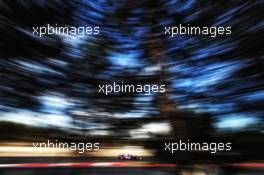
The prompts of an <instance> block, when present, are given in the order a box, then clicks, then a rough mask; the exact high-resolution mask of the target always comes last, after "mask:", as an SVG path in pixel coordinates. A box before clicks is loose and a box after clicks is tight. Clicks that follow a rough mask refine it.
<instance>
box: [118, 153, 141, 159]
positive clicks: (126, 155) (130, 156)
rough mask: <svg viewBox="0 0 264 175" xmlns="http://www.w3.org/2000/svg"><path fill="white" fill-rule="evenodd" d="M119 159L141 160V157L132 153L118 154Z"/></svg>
mask: <svg viewBox="0 0 264 175" xmlns="http://www.w3.org/2000/svg"><path fill="white" fill-rule="evenodd" d="M118 159H119V160H142V157H140V156H137V155H132V154H120V155H119V156H118Z"/></svg>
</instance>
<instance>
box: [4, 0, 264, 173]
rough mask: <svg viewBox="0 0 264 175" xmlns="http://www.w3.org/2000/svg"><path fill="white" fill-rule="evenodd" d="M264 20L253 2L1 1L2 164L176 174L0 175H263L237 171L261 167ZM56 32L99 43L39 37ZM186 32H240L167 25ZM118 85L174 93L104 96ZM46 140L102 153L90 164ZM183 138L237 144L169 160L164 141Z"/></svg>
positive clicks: (262, 8)
mask: <svg viewBox="0 0 264 175" xmlns="http://www.w3.org/2000/svg"><path fill="white" fill-rule="evenodd" d="M263 12H264V2H263V1H251V0H243V1H242V0H236V1H225V2H222V1H214V2H213V1H205V0H203V1H199V0H184V1H183V0H141V1H129V0H100V1H96V0H82V1H81V0H64V1H45V0H32V1H23V0H12V1H11V0H1V1H0V18H1V20H0V58H1V59H0V133H1V134H0V163H2V164H7V163H8V164H10V163H11V164H12V163H21V162H26V163H32V162H38V163H39V162H75V161H77V162H80V161H81V162H84V161H96V162H107V161H115V160H116V159H117V156H118V154H120V153H131V154H136V155H140V156H143V157H144V161H145V163H149V162H155V163H173V164H177V166H176V167H173V168H172V167H170V168H164V167H163V168H157V169H155V172H153V169H144V170H143V169H139V168H127V169H124V168H115V170H114V171H113V170H111V169H110V170H109V169H104V168H101V169H93V170H91V169H89V168H88V169H87V170H84V169H76V168H67V169H63V168H62V169H57V168H53V169H52V170H51V169H50V168H44V169H41V168H39V169H34V168H33V169H32V168H31V169H30V168H28V169H16V168H15V169H13V168H8V169H1V168H0V172H1V174H19V173H20V172H22V171H24V174H41V173H43V174H47V172H51V171H54V173H57V174H87V173H88V174H97V171H102V172H101V174H105V173H104V171H105V172H107V173H108V174H109V173H111V172H112V173H115V174H120V172H122V173H121V174H122V175H124V174H143V173H144V174H147V173H149V174H152V175H154V174H263V166H260V167H257V168H256V167H250V166H249V167H248V166H247V167H242V166H234V164H240V163H250V164H251V165H259V164H261V163H262V162H263V154H264V153H263V143H264V142H263V134H264V122H263V114H264V80H263V79H264V72H263V70H264V62H263V58H264V51H263V45H264V32H263V29H264V15H263ZM47 24H50V25H58V26H77V27H78V26H91V27H96V26H99V27H100V34H99V35H86V36H85V37H78V36H72V35H46V36H44V37H41V38H40V37H38V36H35V35H33V34H32V32H33V30H32V27H36V26H46V25H47ZM179 24H182V25H187V24H190V26H209V27H210V26H231V27H232V34H231V35H228V36H217V37H215V38H211V37H209V36H204V35H177V36H175V37H174V38H171V37H170V36H166V35H164V27H165V26H177V25H179ZM114 81H115V82H121V81H123V82H124V83H127V84H166V90H167V91H166V93H164V94H159V93H152V94H150V95H148V96H146V95H145V94H131V93H130V94H126V93H121V94H112V95H108V96H105V95H103V94H100V93H97V92H98V85H99V84H107V83H109V84H111V83H112V82H114ZM47 139H49V140H59V141H63V142H72V141H75V142H81V141H86V142H100V143H101V147H100V151H98V152H88V153H87V154H85V155H80V154H78V153H77V152H70V151H62V150H49V149H45V150H43V152H42V153H39V152H36V151H34V150H32V142H41V141H46V140H47ZM179 139H183V140H186V139H189V140H192V141H195V142H232V151H229V152H218V153H216V154H210V153H209V152H177V153H175V154H173V155H172V154H169V153H168V152H165V151H164V142H174V141H177V140H179ZM197 164H199V167H198V168H197ZM208 164H210V165H212V166H207V165H208ZM47 169H49V170H47ZM57 171H58V172H57ZM59 172H60V173H59Z"/></svg>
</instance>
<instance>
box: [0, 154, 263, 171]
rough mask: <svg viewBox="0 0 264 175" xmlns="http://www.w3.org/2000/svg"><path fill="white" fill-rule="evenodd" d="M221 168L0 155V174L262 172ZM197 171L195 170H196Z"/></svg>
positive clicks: (240, 167) (250, 167) (258, 168)
mask: <svg viewBox="0 0 264 175" xmlns="http://www.w3.org/2000/svg"><path fill="white" fill-rule="evenodd" d="M232 167H233V168H231V169H230V168H227V169H222V168H219V167H217V166H216V165H203V166H200V167H199V166H196V168H195V169H194V168H189V169H188V168H185V169H184V170H183V169H180V168H179V166H178V165H177V164H173V163H166V162H165V163H163V162H162V163H161V162H157V161H155V160H154V158H146V159H145V160H144V161H119V160H117V159H116V158H109V157H105V158H87V157H77V158H76V157H60V158H47V157H22V158H21V157H20V158H15V157H13V158H8V157H6V158H0V175H104V174H107V175H132V174H133V175H135V174H138V175H141V174H142V175H172V174H174V175H179V174H183V172H184V173H185V174H186V173H187V174H188V175H192V174H199V173H200V174H203V175H209V174H214V175H227V174H232V175H233V174H241V173H243V175H261V174H262V175H263V172H264V171H263V164H262V163H258V164H257V163H255V164H237V165H236V164H233V165H232ZM195 172H196V173H195Z"/></svg>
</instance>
